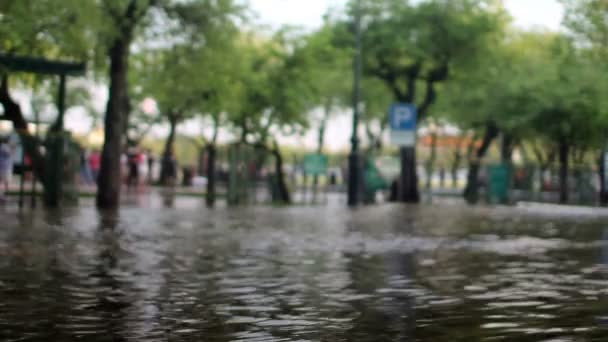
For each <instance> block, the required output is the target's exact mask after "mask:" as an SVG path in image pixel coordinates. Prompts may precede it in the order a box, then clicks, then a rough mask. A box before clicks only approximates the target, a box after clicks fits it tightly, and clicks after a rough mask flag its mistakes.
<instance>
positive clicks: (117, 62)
mask: <svg viewBox="0 0 608 342" xmlns="http://www.w3.org/2000/svg"><path fill="white" fill-rule="evenodd" d="M130 45H131V39H130V38H126V37H119V38H117V39H116V40H115V41H114V42H113V43H112V46H111V48H110V51H109V57H110V89H109V90H110V91H109V98H108V104H107V107H106V117H105V122H104V123H105V141H104V144H103V150H102V153H101V168H100V170H99V177H98V180H97V186H98V189H97V206H98V207H100V208H116V207H118V205H119V203H120V187H121V165H120V156H121V152H122V147H123V137H124V135H123V132H124V121H125V117H126V115H127V113H126V112H127V108H126V107H125V104H126V103H127V102H128V85H127V76H128V68H129V47H130Z"/></svg>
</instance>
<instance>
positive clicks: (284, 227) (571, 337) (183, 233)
mask: <svg viewBox="0 0 608 342" xmlns="http://www.w3.org/2000/svg"><path fill="white" fill-rule="evenodd" d="M180 207H181V208H182V209H171V208H161V207H160V205H148V206H147V208H137V207H134V206H131V207H127V208H124V209H122V210H121V211H120V213H119V214H116V213H100V212H98V211H97V210H95V209H93V208H80V209H65V210H63V211H56V212H44V211H38V212H36V213H35V214H34V215H32V214H31V213H27V214H25V215H19V214H18V213H17V212H15V211H14V210H11V209H10V208H9V209H0V222H2V225H1V227H2V228H1V229H0V339H1V340H3V341H77V340H83V341H91V342H96V341H434V342H442V341H445V342H448V341H545V342H550V341H551V342H565V341H606V340H608V301H607V299H608V221H607V220H606V217H605V216H604V217H603V218H602V217H600V215H594V214H593V213H591V214H590V213H586V214H585V215H578V216H577V215H574V214H572V215H569V214H568V213H567V212H566V213H564V212H558V213H552V212H547V211H546V210H545V211H543V212H538V213H537V212H534V211H529V210H524V209H520V208H495V209H490V208H472V207H466V206H463V205H460V204H438V205H433V206H420V207H417V206H401V205H383V206H379V207H368V208H362V209H358V210H355V211H353V210H349V209H344V208H343V207H342V206H340V205H332V204H330V205H329V206H327V207H290V208H272V207H261V206H260V207H250V208H236V209H232V208H231V209H228V208H219V209H215V210H207V209H203V208H202V204H201V203H199V202H198V201H197V200H192V202H190V203H187V204H186V205H180Z"/></svg>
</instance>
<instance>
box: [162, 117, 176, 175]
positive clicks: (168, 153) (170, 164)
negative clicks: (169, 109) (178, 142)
mask: <svg viewBox="0 0 608 342" xmlns="http://www.w3.org/2000/svg"><path fill="white" fill-rule="evenodd" d="M176 128H177V115H176V114H173V113H170V114H169V136H168V137H167V140H166V141H165V149H164V151H163V157H162V162H161V168H160V184H161V185H165V186H166V185H169V184H168V183H169V180H170V179H171V178H172V177H175V176H176V173H177V170H175V165H174V156H173V145H174V144H175V131H176Z"/></svg>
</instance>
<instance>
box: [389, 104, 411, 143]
mask: <svg viewBox="0 0 608 342" xmlns="http://www.w3.org/2000/svg"><path fill="white" fill-rule="evenodd" d="M417 119H418V113H417V110H416V106H415V105H413V104H411V103H396V104H394V105H392V106H391V109H390V114H389V122H390V127H391V142H392V143H393V144H395V145H399V146H414V145H415V143H416V123H417Z"/></svg>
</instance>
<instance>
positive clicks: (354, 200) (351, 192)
mask: <svg viewBox="0 0 608 342" xmlns="http://www.w3.org/2000/svg"><path fill="white" fill-rule="evenodd" d="M355 6H356V8H355V35H356V38H355V40H356V45H355V59H354V63H353V69H354V70H353V71H354V85H353V134H352V137H351V152H350V155H349V156H348V205H349V206H356V205H357V204H358V203H359V184H360V182H361V179H360V171H361V170H360V161H359V159H360V158H359V137H358V136H357V130H358V128H359V114H360V113H359V103H360V102H361V72H362V63H361V50H362V47H361V45H362V42H361V0H357V2H356V3H355Z"/></svg>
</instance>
